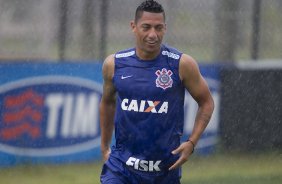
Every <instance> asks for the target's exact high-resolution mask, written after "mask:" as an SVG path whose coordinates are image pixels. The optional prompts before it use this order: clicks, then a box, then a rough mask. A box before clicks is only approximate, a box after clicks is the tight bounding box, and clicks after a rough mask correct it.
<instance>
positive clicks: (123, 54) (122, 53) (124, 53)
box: [115, 48, 135, 58]
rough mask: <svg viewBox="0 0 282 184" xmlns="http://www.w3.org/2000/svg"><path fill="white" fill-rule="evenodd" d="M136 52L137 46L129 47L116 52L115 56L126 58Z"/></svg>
mask: <svg viewBox="0 0 282 184" xmlns="http://www.w3.org/2000/svg"><path fill="white" fill-rule="evenodd" d="M134 54H135V48H128V49H124V50H121V51H118V52H116V53H115V58H124V57H129V56H133V55H134Z"/></svg>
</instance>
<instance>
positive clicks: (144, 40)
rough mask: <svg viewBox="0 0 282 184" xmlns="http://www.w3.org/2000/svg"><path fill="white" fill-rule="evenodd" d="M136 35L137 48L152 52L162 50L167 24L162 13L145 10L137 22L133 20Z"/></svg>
mask: <svg viewBox="0 0 282 184" xmlns="http://www.w3.org/2000/svg"><path fill="white" fill-rule="evenodd" d="M131 28H132V31H133V32H134V34H135V37H136V44H137V49H140V50H141V51H142V52H144V53H147V54H150V53H156V52H159V50H160V45H161V43H162V39H163V36H164V34H165V31H166V24H165V22H164V16H163V14H162V13H150V12H143V14H142V16H141V17H140V18H139V19H138V20H137V22H134V21H132V22H131Z"/></svg>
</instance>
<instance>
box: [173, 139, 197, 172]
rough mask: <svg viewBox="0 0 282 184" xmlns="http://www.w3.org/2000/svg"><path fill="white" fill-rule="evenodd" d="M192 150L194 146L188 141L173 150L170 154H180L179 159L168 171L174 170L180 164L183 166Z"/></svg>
mask: <svg viewBox="0 0 282 184" xmlns="http://www.w3.org/2000/svg"><path fill="white" fill-rule="evenodd" d="M193 149H194V145H193V144H192V143H191V142H190V141H187V142H184V143H182V144H181V145H180V146H179V147H178V148H176V149H175V150H173V151H172V154H174V155H176V154H180V157H179V159H178V160H177V161H176V162H175V163H174V164H173V165H172V166H171V167H170V168H169V169H168V170H172V169H176V168H178V167H180V166H181V165H182V164H184V163H185V162H186V161H187V160H188V158H189V156H190V155H191V154H192V152H193Z"/></svg>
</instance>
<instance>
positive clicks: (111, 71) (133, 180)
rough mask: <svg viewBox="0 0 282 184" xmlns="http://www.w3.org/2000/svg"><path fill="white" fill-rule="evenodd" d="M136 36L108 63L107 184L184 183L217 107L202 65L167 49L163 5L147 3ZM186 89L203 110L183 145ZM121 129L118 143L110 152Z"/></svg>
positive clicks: (103, 122) (104, 109)
mask: <svg viewBox="0 0 282 184" xmlns="http://www.w3.org/2000/svg"><path fill="white" fill-rule="evenodd" d="M131 29H132V32H133V33H134V35H135V38H136V45H135V47H134V48H130V49H126V50H123V51H120V52H117V53H116V54H114V55H110V56H108V57H107V58H106V59H105V61H104V64H103V78H104V84H103V96H102V99H101V103H100V126H101V151H102V156H103V160H104V161H105V164H104V165H103V169H102V173H101V183H103V184H143V183H145V184H149V183H150V184H151V183H152V184H170V183H171V184H177V183H180V178H181V170H180V167H181V165H182V164H183V163H185V162H186V161H187V160H188V158H189V156H190V155H191V153H193V150H194V148H195V145H196V144H197V141H198V140H199V138H200V136H201V134H202V133H203V131H204V130H205V128H206V126H207V124H208V122H209V120H210V118H211V115H212V112H213V109H214V102H213V99H212V96H211V94H210V91H209V88H208V86H207V83H206V82H205V80H204V79H203V77H202V76H201V74H200V72H199V68H198V65H197V63H196V62H195V60H194V59H193V58H192V57H191V56H189V55H187V54H183V53H181V52H179V51H178V50H176V49H175V48H172V47H169V46H167V45H164V44H162V39H163V36H164V35H165V32H166V23H165V12H164V10H163V7H162V5H160V4H159V3H158V2H156V1H152V0H147V1H145V2H143V3H141V4H140V5H139V6H138V7H137V9H136V13H135V19H134V20H133V21H131ZM185 90H188V92H189V93H190V94H191V96H192V97H193V98H194V99H195V101H196V102H197V103H198V106H199V108H198V111H197V115H196V119H195V123H194V128H193V131H192V133H191V135H190V137H189V138H187V141H186V142H183V143H181V142H180V138H181V136H182V133H183V123H184V120H183V119H184V96H185ZM113 129H115V131H114V132H115V140H116V141H115V144H114V145H113V146H112V147H111V148H110V144H111V140H112V133H113Z"/></svg>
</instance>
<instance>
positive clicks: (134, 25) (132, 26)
mask: <svg viewBox="0 0 282 184" xmlns="http://www.w3.org/2000/svg"><path fill="white" fill-rule="evenodd" d="M130 27H131V31H132V32H135V28H136V24H135V21H134V20H132V21H130Z"/></svg>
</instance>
